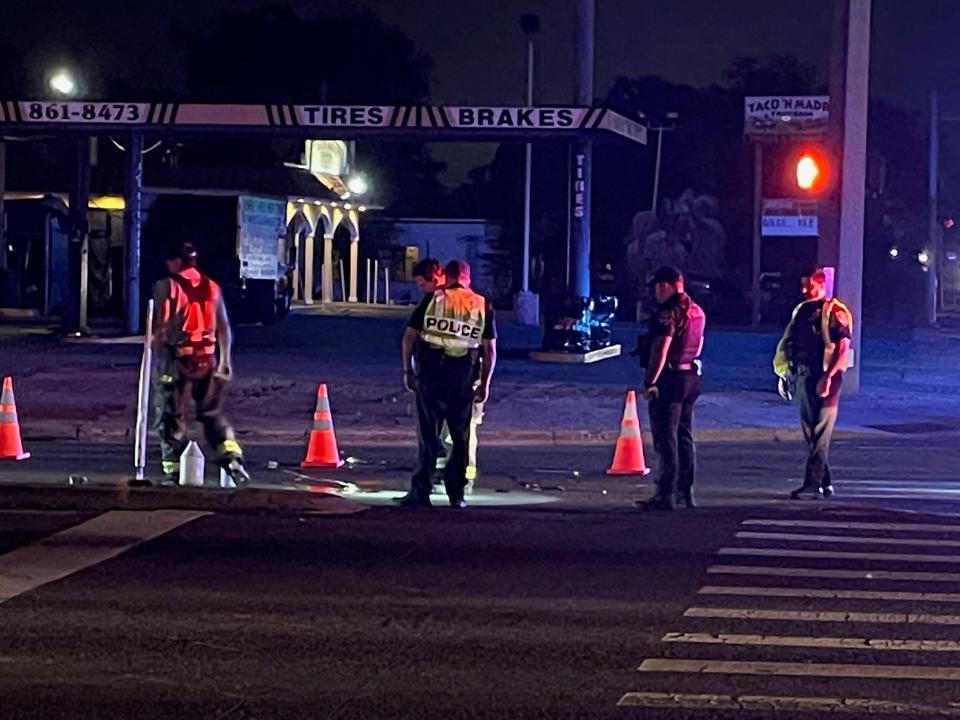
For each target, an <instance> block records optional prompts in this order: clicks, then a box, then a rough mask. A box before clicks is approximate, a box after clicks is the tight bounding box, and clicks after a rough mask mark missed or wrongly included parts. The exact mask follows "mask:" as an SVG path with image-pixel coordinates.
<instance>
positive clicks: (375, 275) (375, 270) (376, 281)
mask: <svg viewBox="0 0 960 720" xmlns="http://www.w3.org/2000/svg"><path fill="white" fill-rule="evenodd" d="M379 275H380V261H379V260H374V261H373V304H374V305H376V304H377V285H378V284H379V282H380V281H379V278H378V276H379Z"/></svg>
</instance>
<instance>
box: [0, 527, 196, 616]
mask: <svg viewBox="0 0 960 720" xmlns="http://www.w3.org/2000/svg"><path fill="white" fill-rule="evenodd" d="M209 514H210V513H205V512H192V511H187V510H153V511H150V512H136V511H130V510H114V511H111V512H107V513H104V514H103V515H98V516H97V517H95V518H93V519H91V520H88V521H87V522H84V523H81V524H79V525H75V526H73V527H70V528H67V529H66V530H61V531H60V532H58V533H55V534H53V535H51V536H50V537H47V538H44V539H43V540H40V541H38V542H35V543H33V544H32V545H26V546H24V547H20V548H17V549H16V550H12V551H10V552H8V553H7V554H5V555H3V556H0V603H3V602H5V601H7V600H10V599H11V598H15V597H16V596H17V595H21V594H23V593H25V592H29V591H31V590H34V589H36V588H38V587H40V586H41V585H46V584H47V583H51V582H54V581H56V580H60V579H62V578H65V577H67V576H68V575H72V574H73V573H75V572H79V571H81V570H85V569H87V568H89V567H92V566H93V565H96V564H98V563H101V562H104V561H105V560H109V559H110V558H114V557H116V556H117V555H120V554H121V553H123V552H126V551H127V550H129V549H130V548H132V547H135V546H136V545H139V544H140V543H143V542H146V541H148V540H153V539H154V538H157V537H160V536H161V535H164V534H165V533H168V532H170V531H171V530H175V529H176V528H178V527H180V526H181V525H185V524H186V523H188V522H191V521H193V520H196V519H197V518H200V517H203V516H204V515H209Z"/></svg>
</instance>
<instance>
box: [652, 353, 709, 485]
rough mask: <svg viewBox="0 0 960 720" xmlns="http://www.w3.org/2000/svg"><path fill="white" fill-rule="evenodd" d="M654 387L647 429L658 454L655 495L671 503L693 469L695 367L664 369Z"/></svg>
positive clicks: (690, 478) (697, 390) (697, 379)
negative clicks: (655, 395)
mask: <svg viewBox="0 0 960 720" xmlns="http://www.w3.org/2000/svg"><path fill="white" fill-rule="evenodd" d="M657 389H658V390H659V391H660V393H659V395H658V396H657V398H656V399H655V400H651V401H650V432H651V433H652V434H653V448H654V450H656V452H657V455H658V456H659V457H660V474H659V476H658V477H657V495H658V496H659V497H662V498H665V499H667V498H669V499H670V501H671V502H672V501H673V497H674V494H675V493H677V492H679V493H688V492H690V490H691V488H692V487H693V481H694V476H695V475H696V471H697V448H696V445H695V444H694V442H693V406H694V405H695V404H696V402H697V398H699V397H700V376H699V375H697V373H696V371H695V370H682V371H673V370H664V372H663V374H662V375H661V376H660V380H659V381H658V382H657Z"/></svg>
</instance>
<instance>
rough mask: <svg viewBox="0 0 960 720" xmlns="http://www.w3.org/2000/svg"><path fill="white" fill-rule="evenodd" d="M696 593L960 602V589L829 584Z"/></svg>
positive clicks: (721, 588) (711, 589)
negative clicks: (852, 587) (843, 587)
mask: <svg viewBox="0 0 960 720" xmlns="http://www.w3.org/2000/svg"><path fill="white" fill-rule="evenodd" d="M697 594H699V595H737V596H744V597H756V598H763V597H785V598H825V599H832V600H889V601H892V602H940V603H958V604H960V593H925V592H900V591H896V590H889V591H887V590H840V589H826V588H790V587H742V586H737V585H707V586H705V587H702V588H700V589H699V590H698V591H697Z"/></svg>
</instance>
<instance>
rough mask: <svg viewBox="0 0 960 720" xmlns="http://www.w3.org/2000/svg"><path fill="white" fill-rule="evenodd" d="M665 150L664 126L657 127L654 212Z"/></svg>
mask: <svg viewBox="0 0 960 720" xmlns="http://www.w3.org/2000/svg"><path fill="white" fill-rule="evenodd" d="M662 150H663V128H662V127H660V128H657V160H656V162H655V163H654V166H653V204H652V205H651V206H650V207H651V209H652V210H653V214H654V215H656V214H657V194H658V193H659V192H660V155H661V152H662Z"/></svg>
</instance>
